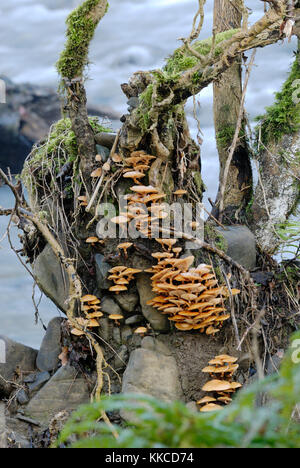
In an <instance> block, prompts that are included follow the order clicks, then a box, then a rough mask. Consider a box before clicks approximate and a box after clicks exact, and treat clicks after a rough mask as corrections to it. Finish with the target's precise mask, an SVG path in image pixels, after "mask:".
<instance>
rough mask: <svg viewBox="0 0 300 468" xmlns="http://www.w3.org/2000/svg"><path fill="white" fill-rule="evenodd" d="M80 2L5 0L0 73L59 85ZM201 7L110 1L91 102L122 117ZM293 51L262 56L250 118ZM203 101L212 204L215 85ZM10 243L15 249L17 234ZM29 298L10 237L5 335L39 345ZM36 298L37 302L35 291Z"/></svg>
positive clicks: (4, 262) (0, 311)
mask: <svg viewBox="0 0 300 468" xmlns="http://www.w3.org/2000/svg"><path fill="white" fill-rule="evenodd" d="M79 3H80V2H79V1H76V0H40V1H37V0H10V1H9V2H1V5H0V75H7V76H8V77H9V78H11V79H13V80H14V81H16V82H18V83H22V82H32V83H37V84H45V85H52V86H54V87H55V86H57V75H56V72H55V66H54V64H55V62H56V60H57V58H58V55H59V52H60V51H61V49H62V47H63V43H64V31H65V24H64V22H65V18H66V16H67V14H68V12H69V11H70V10H71V9H72V8H73V7H74V6H76V5H77V4H79ZM248 4H249V6H250V7H251V8H252V9H253V14H252V16H251V21H255V20H256V19H257V18H259V16H261V15H262V13H263V3H262V2H261V1H260V0H254V1H253V0H251V2H248ZM196 6H197V1H196V0H111V1H110V9H109V13H108V14H107V15H106V17H105V18H104V19H103V21H102V22H101V25H100V27H99V29H98V31H97V33H96V37H95V40H94V41H93V45H92V50H91V54H90V59H91V65H90V70H89V82H88V86H87V89H88V96H89V100H90V102H94V103H97V104H100V105H101V104H102V105H106V106H107V105H108V106H110V107H112V108H114V109H115V110H117V111H119V112H120V113H125V112H126V109H127V105H126V99H124V96H123V94H122V92H121V90H120V84H121V83H123V82H126V81H127V80H128V78H129V76H130V75H131V74H132V73H133V72H135V71H137V70H149V69H153V68H157V67H159V66H161V65H162V64H163V61H164V59H165V58H166V57H167V56H168V54H170V53H171V52H172V50H174V48H176V47H177V46H178V45H179V44H180V42H179V41H178V38H179V37H183V36H187V35H188V34H189V32H190V28H191V22H192V18H193V15H194V12H195V10H196ZM212 6H213V0H207V2H206V20H205V26H204V28H203V30H202V32H201V37H202V38H205V37H208V36H210V35H211V25H212ZM295 49H296V42H295V41H292V42H291V44H287V43H286V42H285V43H279V44H276V45H273V46H270V47H267V48H265V49H261V50H258V52H257V56H256V66H255V68H254V70H253V72H252V76H251V79H250V84H249V87H248V98H247V103H246V104H247V111H248V112H249V115H250V119H252V118H253V117H254V116H256V115H258V114H260V113H262V112H263V110H264V107H265V106H267V105H269V104H271V103H272V100H273V93H274V92H275V91H276V90H278V89H279V87H280V85H281V83H282V82H283V81H284V79H285V77H286V74H287V70H288V68H289V64H290V63H291V62H292V60H293V50H295ZM199 100H200V110H199V112H198V114H199V118H200V121H201V127H202V131H203V138H204V143H203V147H202V164H203V178H204V180H205V183H206V185H207V193H206V200H207V197H208V196H209V197H212V198H214V196H215V193H216V189H217V183H218V161H217V157H216V149H215V140H214V131H213V126H212V90H211V86H210V87H208V88H207V89H206V90H204V91H203V92H202V93H201V96H199ZM0 105H1V104H0ZM187 111H188V115H189V122H190V124H191V129H192V131H193V132H195V128H196V125H195V122H194V120H193V118H192V103H191V102H189V103H188V105H187ZM0 151H1V149H0ZM12 203H13V200H12V197H11V195H10V194H9V193H8V190H7V189H6V188H3V187H2V188H0V206H2V207H4V206H5V207H8V206H11V205H12ZM6 226H7V219H5V218H1V217H0V238H1V237H2V236H3V235H4V233H5V230H6ZM12 240H13V242H14V244H15V245H16V246H17V248H18V237H17V233H16V232H15V230H13V232H12ZM31 296H32V279H31V277H30V275H29V274H28V273H27V272H26V270H25V269H24V268H23V266H22V265H21V264H20V263H19V261H18V259H17V258H16V256H15V254H14V253H13V252H12V251H11V250H10V248H9V244H8V240H7V239H6V238H5V239H4V240H3V241H2V243H1V250H0V334H5V335H8V336H10V337H11V338H13V339H16V340H19V341H22V342H24V343H26V344H29V345H32V346H38V345H39V344H40V340H41V336H42V333H43V329H42V325H41V323H40V322H39V323H38V325H34V313H35V309H34V306H33V304H32V300H31ZM36 296H37V301H38V299H39V293H38V291H37V293H36ZM39 310H40V314H41V318H42V320H43V321H44V322H45V323H47V321H48V320H49V318H50V317H52V316H54V315H57V310H56V308H55V307H54V306H53V304H51V303H49V301H48V300H46V299H43V300H42V302H41V304H40V306H39Z"/></svg>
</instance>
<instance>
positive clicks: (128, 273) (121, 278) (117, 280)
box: [108, 266, 141, 294]
mask: <svg viewBox="0 0 300 468" xmlns="http://www.w3.org/2000/svg"><path fill="white" fill-rule="evenodd" d="M109 273H110V276H109V277H108V279H109V280H110V281H113V282H114V286H111V287H110V288H109V290H110V291H111V292H114V293H116V294H119V293H120V292H124V291H127V290H128V285H129V283H130V281H132V280H133V279H134V275H136V274H137V273H141V270H138V269H137V268H127V267H126V266H116V267H114V268H112V269H111V270H109Z"/></svg>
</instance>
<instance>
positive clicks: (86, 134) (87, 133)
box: [57, 0, 108, 195]
mask: <svg viewBox="0 0 300 468" xmlns="http://www.w3.org/2000/svg"><path fill="white" fill-rule="evenodd" d="M107 8H108V1H107V0H86V1H85V2H84V3H83V4H82V5H81V6H80V7H78V8H77V9H76V10H74V11H73V12H72V13H71V14H70V16H69V17H68V19H67V26H68V29H67V33H66V36H67V43H66V46H65V49H64V51H63V52H62V54H61V56H60V59H59V61H58V63H57V70H58V72H59V74H60V76H61V79H62V88H63V89H64V90H65V94H66V105H65V108H64V111H65V112H67V113H68V115H69V117H70V119H71V122H72V127H73V131H74V133H75V135H76V138H77V142H78V157H79V160H80V168H81V172H82V174H83V176H87V175H88V174H90V173H91V169H92V166H93V159H94V157H95V155H96V145H95V141H94V133H93V130H92V128H91V125H90V122H89V118H88V112H87V98H86V91H85V88H84V69H85V66H86V65H87V63H88V52H89V46H90V42H91V40H92V39H93V37H94V33H95V30H96V28H97V26H98V24H99V22H100V20H101V19H102V18H103V16H104V15H105V13H106V11H107ZM84 178H85V179H87V182H86V183H87V188H90V184H89V183H88V178H87V177H84ZM88 195H89V194H88Z"/></svg>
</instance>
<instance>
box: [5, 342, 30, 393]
mask: <svg viewBox="0 0 300 468" xmlns="http://www.w3.org/2000/svg"><path fill="white" fill-rule="evenodd" d="M1 343H4V348H5V361H6V362H5V363H2V362H1V359H0V393H4V395H9V393H10V392H11V391H12V386H11V385H10V383H9V381H12V380H13V378H14V374H15V370H16V369H17V368H19V369H20V370H21V371H25V372H31V371H34V370H35V368H36V367H35V362H36V356H37V351H36V350H35V349H32V348H29V347H28V346H24V345H22V344H20V343H16V342H15V341H13V340H10V339H9V338H7V337H5V336H2V335H0V344H1ZM0 357H1V356H0ZM1 377H2V378H1Z"/></svg>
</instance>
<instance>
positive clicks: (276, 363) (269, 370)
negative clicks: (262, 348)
mask: <svg viewBox="0 0 300 468" xmlns="http://www.w3.org/2000/svg"><path fill="white" fill-rule="evenodd" d="M283 358H284V350H283V349H279V350H278V351H277V353H276V354H273V356H270V357H269V360H268V363H267V367H266V374H267V375H272V374H275V373H277V372H278V371H279V368H280V365H281V362H282V360H283Z"/></svg>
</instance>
